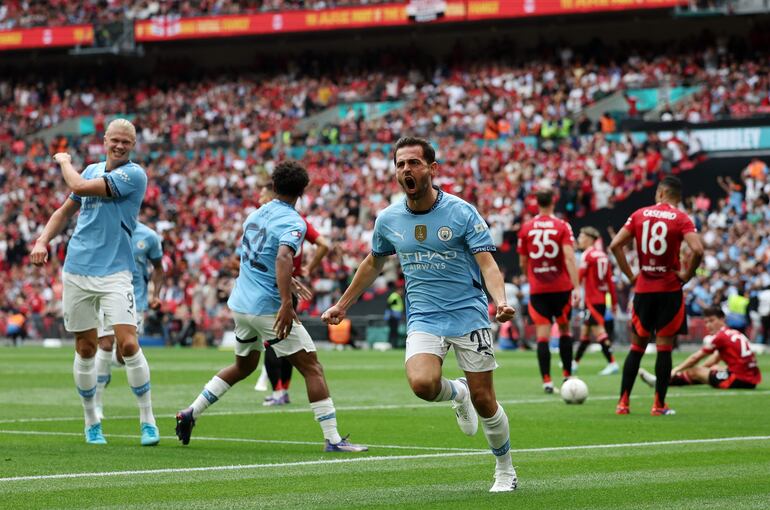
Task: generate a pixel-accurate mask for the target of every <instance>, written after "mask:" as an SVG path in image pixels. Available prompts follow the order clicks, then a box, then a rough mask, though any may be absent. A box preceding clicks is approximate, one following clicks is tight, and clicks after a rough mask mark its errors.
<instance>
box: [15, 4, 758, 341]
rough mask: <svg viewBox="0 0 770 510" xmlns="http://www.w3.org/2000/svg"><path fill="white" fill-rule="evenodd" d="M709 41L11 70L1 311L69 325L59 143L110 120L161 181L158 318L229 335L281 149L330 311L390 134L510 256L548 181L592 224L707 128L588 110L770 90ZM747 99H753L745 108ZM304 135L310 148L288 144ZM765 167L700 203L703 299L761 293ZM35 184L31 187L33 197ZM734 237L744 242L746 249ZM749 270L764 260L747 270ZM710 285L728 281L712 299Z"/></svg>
mask: <svg viewBox="0 0 770 510" xmlns="http://www.w3.org/2000/svg"><path fill="white" fill-rule="evenodd" d="M257 3H260V2H257ZM714 51H716V50H709V49H707V50H705V51H704V52H703V53H701V54H693V55H690V57H689V58H680V57H673V56H672V57H658V58H650V59H645V58H641V57H637V56H635V57H631V58H629V59H628V60H627V61H625V62H623V63H621V64H617V65H614V64H613V65H599V64H596V63H592V62H591V61H589V60H583V59H582V58H579V57H578V56H576V54H575V53H573V52H572V51H571V50H570V51H565V48H562V49H561V51H558V52H555V53H554V54H555V55H556V54H558V57H557V58H556V59H555V60H554V61H555V62H558V61H560V64H556V63H547V62H529V63H525V64H519V65H512V64H510V63H507V62H505V61H502V60H490V61H485V62H476V63H474V64H467V63H466V64H463V65H459V64H457V65H443V66H423V68H421V69H411V70H408V71H406V72H403V71H400V72H399V71H395V70H390V69H391V67H392V66H383V67H381V68H379V70H378V71H362V70H361V71H348V72H347V73H344V74H338V75H337V78H336V79H334V80H332V79H330V78H327V77H324V76H323V75H318V76H310V75H303V74H301V73H300V72H299V71H298V69H299V66H295V67H293V68H292V69H291V70H290V71H289V72H285V73H282V74H275V75H272V76H270V77H269V78H267V79H264V78H263V77H256V76H253V77H246V76H239V77H230V78H225V77H219V78H218V79H204V80H198V81H195V82H192V81H176V82H168V83H167V82H164V83H163V85H161V84H160V83H150V84H148V83H143V84H139V85H136V86H129V85H121V86H117V87H112V88H110V91H109V93H106V92H103V90H106V89H102V88H99V87H97V86H96V85H88V84H87V81H86V82H84V83H86V84H80V85H77V86H75V85H72V86H67V87H65V86H63V85H62V83H63V82H59V83H55V82H50V81H49V82H48V84H47V85H42V84H38V83H36V82H35V81H34V80H29V81H23V82H15V81H14V82H11V81H7V80H6V81H0V105H1V106H2V109H1V110H0V121H2V122H0V188H1V193H2V195H0V196H1V197H2V198H1V199H2V202H3V203H2V204H0V214H2V216H1V217H0V254H1V255H2V272H3V275H4V277H3V278H2V281H1V282H0V287H1V288H0V291H2V294H1V295H2V298H1V299H3V300H4V302H2V308H3V310H5V311H6V313H5V315H6V318H5V320H6V321H7V318H8V317H10V316H12V315H13V313H14V312H18V311H22V313H23V314H24V315H25V316H26V317H27V318H28V321H27V332H28V333H29V334H30V336H40V335H42V333H41V332H42V331H50V330H51V328H52V327H55V325H56V324H58V321H57V319H58V318H59V317H60V316H61V310H60V308H61V295H60V294H61V285H60V283H59V282H58V276H59V273H60V270H61V265H60V264H61V261H63V259H64V253H65V249H66V241H67V239H68V234H65V235H63V236H59V237H58V238H57V239H55V240H54V241H53V242H52V243H51V250H52V252H53V255H54V256H52V257H51V263H49V264H48V265H47V266H44V267H43V268H33V267H32V266H30V265H28V264H26V256H27V253H28V250H29V247H30V246H31V245H32V243H33V242H34V240H35V239H36V236H37V235H38V234H39V232H40V230H41V229H42V227H43V225H44V224H45V221H46V220H47V218H48V216H49V215H50V213H51V211H53V210H54V209H55V208H56V207H58V206H59V205H60V204H61V203H62V202H63V201H64V200H65V198H66V194H65V193H64V191H63V187H62V186H60V185H58V184H57V183H59V182H60V176H59V171H58V169H56V168H55V166H54V165H52V164H51V161H50V157H49V155H50V154H52V153H55V152H59V151H61V150H65V149H66V150H68V151H70V152H71V153H73V154H75V155H76V156H77V157H79V158H80V160H81V163H82V162H90V161H94V160H98V159H99V158H100V157H101V156H102V154H103V146H102V141H101V134H102V133H103V131H104V127H105V123H106V121H107V120H108V119H109V118H110V116H111V115H112V114H118V113H126V112H128V113H131V114H134V115H135V117H134V119H133V122H134V123H135V124H136V126H137V130H138V139H137V146H136V157H137V158H138V159H139V160H141V161H142V163H143V164H144V165H145V167H146V169H147V173H148V176H149V177H150V180H149V185H148V188H147V194H146V196H145V201H144V206H143V210H142V213H141V217H140V219H141V220H142V221H144V222H146V223H148V224H151V225H153V226H154V228H155V230H157V231H158V232H159V233H160V234H161V235H162V237H163V245H164V265H165V267H166V274H167V281H166V284H165V286H164V288H163V291H162V294H161V298H162V301H163V302H164V308H163V310H164V313H165V315H166V316H167V317H170V318H173V320H174V321H176V322H175V326H174V327H175V328H177V329H178V330H179V331H180V332H182V331H189V330H191V329H192V330H193V331H194V330H196V328H197V329H198V330H200V331H204V332H206V334H209V335H211V336H212V337H216V338H218V337H219V336H221V331H222V330H223V329H224V328H225V327H226V326H227V320H228V318H229V316H228V311H227V307H226V306H225V302H226V299H227V296H228V295H229V293H230V290H231V288H232V283H233V275H234V273H235V271H237V259H236V257H235V255H234V251H235V246H236V244H237V239H238V237H239V233H240V232H239V231H240V228H241V224H242V221H243V219H244V218H245V217H246V215H247V214H248V213H249V212H250V211H251V210H253V208H255V207H257V198H258V196H259V191H260V188H261V186H262V185H263V184H264V183H266V182H267V181H268V179H269V176H270V173H271V170H272V168H273V167H274V165H275V164H276V163H277V162H278V161H280V160H282V159H285V158H286V157H299V158H301V160H302V162H303V164H304V165H305V166H306V167H307V169H308V171H309V173H310V175H311V185H310V187H309V188H308V192H307V193H306V196H305V197H303V199H302V200H301V202H300V204H299V209H300V210H301V212H302V213H303V214H305V215H306V216H307V219H308V221H309V222H310V223H311V224H313V225H314V226H315V228H316V229H317V230H318V231H319V232H320V233H321V235H323V236H324V237H326V238H327V239H329V240H330V241H331V242H332V250H331V252H330V254H329V256H328V257H327V258H326V259H325V260H324V261H323V263H322V266H321V268H320V270H319V271H318V272H317V274H315V275H311V278H312V283H313V287H314V290H315V292H316V296H315V299H314V302H312V303H303V304H302V305H301V311H302V312H303V313H306V314H311V315H317V314H318V313H319V311H322V310H324V309H325V308H326V307H327V306H328V305H329V304H331V302H332V300H333V299H334V298H336V297H337V296H338V295H339V294H340V292H342V291H344V289H345V288H346V286H347V283H348V281H349V278H350V276H351V274H352V272H353V271H354V270H355V268H356V264H357V262H358V261H359V260H361V258H362V257H363V256H364V255H365V254H366V253H367V252H368V251H369V250H370V246H371V244H370V241H371V235H372V229H373V225H374V219H375V215H376V213H377V211H379V210H381V209H382V208H384V207H386V206H387V205H389V204H390V203H392V202H393V201H395V200H398V199H399V198H400V197H401V191H400V188H399V187H398V185H397V183H396V182H395V180H394V179H393V178H392V166H393V165H392V161H391V154H390V150H389V144H390V143H392V142H394V141H395V140H396V139H397V138H398V137H399V136H400V135H401V134H402V133H405V132H409V133H413V134H415V135H418V136H426V137H429V138H431V139H432V140H434V141H435V142H436V143H437V145H438V154H437V155H438V158H439V161H440V163H441V171H440V172H439V176H438V178H437V179H436V183H437V184H439V185H440V186H441V187H442V188H444V189H446V190H447V191H449V192H451V193H454V194H457V195H458V196H460V197H462V198H463V199H465V200H468V201H470V202H471V203H474V204H475V205H476V206H477V208H478V210H479V212H480V213H481V214H482V215H483V216H484V217H485V219H486V220H487V222H488V223H489V225H490V230H491V232H492V235H493V238H494V239H495V242H496V244H497V246H498V248H499V249H500V250H501V251H502V252H503V253H508V252H510V251H511V250H512V249H513V248H514V246H511V239H512V238H513V236H512V235H511V234H514V235H515V232H516V231H517V230H518V228H519V226H520V223H521V221H522V220H523V219H524V218H526V217H527V215H528V214H532V213H533V211H534V210H535V209H536V207H535V205H534V204H533V202H532V191H533V190H534V189H535V187H536V186H543V185H550V186H554V187H555V188H557V189H558V190H559V200H558V204H557V212H558V213H559V214H561V215H563V216H565V217H567V218H578V217H582V216H584V215H585V214H588V213H590V212H592V211H596V210H599V209H603V208H606V207H612V206H613V205H614V204H615V203H617V202H619V201H622V200H624V199H625V198H626V197H627V196H628V195H629V194H631V193H633V192H634V191H638V190H641V189H645V188H648V187H650V186H652V185H654V183H655V182H657V180H658V179H659V177H660V176H662V175H666V174H669V173H678V172H681V171H686V170H689V169H691V168H692V167H693V166H694V165H695V164H697V162H698V161H699V160H700V158H702V155H701V153H700V144H699V142H698V139H697V136H696V135H688V137H684V138H680V137H677V136H673V137H671V138H666V139H661V138H659V137H658V136H657V135H656V134H655V133H648V134H647V136H646V138H645V139H644V140H643V141H640V140H638V139H636V138H634V137H632V136H630V134H628V133H617V132H615V129H614V128H612V129H610V128H609V127H608V125H607V124H606V123H604V122H598V123H597V122H592V121H590V120H588V118H587V117H585V116H584V115H581V112H582V110H583V109H584V108H585V107H587V106H589V105H591V104H593V103H595V102H596V101H598V100H600V99H601V98H602V97H605V96H607V95H609V94H612V93H614V92H616V91H618V90H625V89H627V88H629V87H642V86H655V85H656V84H661V83H669V84H670V83H690V84H692V83H696V82H700V80H709V79H712V78H713V80H715V81H712V82H708V83H712V84H716V83H717V82H716V80H718V79H721V80H732V79H736V80H737V79H738V78H737V76H739V75H740V76H749V75H748V74H745V73H749V72H753V73H754V74H753V75H752V76H758V77H759V78H758V79H757V80H751V85H750V87H751V90H753V91H754V92H756V94H757V95H759V96H761V94H762V91H763V90H764V97H763V98H762V99H760V101H759V103H762V102H763V101H765V102H766V101H767V87H768V79H767V73H764V75H763V76H761V75H762V74H763V73H762V72H761V69H766V64H765V63H764V62H766V61H765V60H756V59H755V60H753V62H755V63H756V64H751V63H747V62H743V61H740V60H738V59H737V57H736V58H735V60H730V58H731V57H730V56H729V55H728V56H725V55H721V56H720V57H719V58H717V59H715V60H714V61H713V63H715V64H716V65H717V67H716V68H714V67H712V66H711V63H710V62H711V61H710V60H709V58H710V57H709V55H711V54H712V53H713V52H714ZM717 54H718V52H717ZM757 62H759V63H757ZM724 66H727V67H730V68H734V69H735V71H734V75H733V74H730V73H723V72H722V71H720V69H723V68H724V69H726V68H727V67H724ZM739 69H740V70H745V73H744V71H739ZM741 73H744V74H741ZM714 76H717V77H721V78H714ZM725 83H727V82H725ZM705 88H706V89H707V90H710V87H705ZM725 88H727V89H728V90H729V91H730V92H731V93H732V92H734V89H732V88H730V86H725ZM748 96H749V95H748V94H747V95H745V96H741V97H740V99H741V100H744V101H750V99H747V98H748ZM395 100H399V101H403V104H401V105H400V107H399V108H397V109H394V110H392V111H390V112H388V113H386V114H385V115H383V116H379V117H373V118H366V117H365V116H363V115H357V114H355V113H354V110H353V109H352V108H351V109H350V114H349V115H346V116H344V117H343V118H342V119H341V120H340V121H339V122H337V123H333V124H331V125H327V126H311V127H310V128H308V129H302V128H300V122H301V121H303V120H306V119H309V118H311V117H312V116H313V115H315V114H317V113H320V112H323V111H324V110H325V109H327V108H329V107H332V106H338V105H344V104H349V103H355V102H374V101H383V102H389V101H395ZM752 101H753V100H752ZM711 104H712V105H713V104H715V103H711ZM722 104H723V105H724V104H725V103H722ZM728 110H729V111H730V112H733V110H734V109H732V108H730V107H728ZM709 111H711V110H709ZM753 111H757V112H759V111H760V110H759V109H756V110H753ZM83 115H86V116H92V117H93V119H94V132H95V134H94V135H93V136H90V137H73V138H61V137H59V138H54V139H53V140H52V141H51V142H50V143H48V144H46V143H44V142H43V141H42V140H41V139H38V138H36V137H34V136H31V135H34V134H35V133H37V132H38V131H40V130H42V129H46V128H49V127H51V126H55V125H57V124H58V123H60V122H62V121H64V120H66V119H70V118H75V117H78V116H83ZM356 144H362V145H356ZM304 147H313V149H312V150H304V149H303V148H304ZM297 148H300V149H303V150H301V151H300V152H294V150H295V149H297ZM766 176H767V168H766V167H765V169H764V170H763V171H754V173H752V178H753V179H754V181H752V182H753V184H751V186H752V190H753V191H752V193H753V194H752V195H750V196H749V195H748V192H747V194H746V196H743V197H742V198H740V199H739V198H738V197H737V196H735V194H734V193H733V194H732V195H730V196H729V197H728V199H727V200H726V201H725V202H724V203H722V202H721V201H718V202H716V203H713V204H711V203H709V204H707V205H705V206H704V202H703V200H700V201H699V200H695V201H694V202H693V203H692V204H688V206H689V207H691V208H694V209H692V210H691V211H690V212H691V213H692V214H693V216H694V217H695V218H696V221H697V222H698V227H699V228H701V229H703V232H704V238H705V239H706V240H707V247H708V250H707V258H706V262H705V263H704V270H705V271H708V273H702V274H700V275H699V277H698V280H697V283H698V285H695V284H693V289H692V294H693V295H698V296H700V295H702V294H705V293H709V297H710V298H711V299H712V300H713V299H719V297H720V296H721V297H722V298H724V299H725V300H727V299H728V297H729V296H730V295H732V293H734V292H736V291H738V292H741V293H749V294H751V293H752V292H754V293H755V294H756V293H757V292H758V291H759V289H761V288H763V287H767V286H768V282H765V281H762V278H765V279H766V278H767V273H766V272H762V271H759V272H758V273H757V274H756V275H755V276H756V277H755V278H752V279H750V280H747V281H742V280H741V278H742V275H746V274H753V273H752V271H756V269H754V268H756V267H758V264H757V261H762V262H763V263H764V264H765V265H766V264H767V262H768V257H770V251H768V245H767V242H766V241H765V239H767V237H768V236H767V235H766V234H767V232H764V231H763V229H764V230H766V225H767V222H762V221H757V220H756V218H763V219H765V220H766V219H767V218H768V217H770V207H768V204H767V193H768V189H767V187H766V186H765V187H763V186H764V183H766V182H767V178H766ZM760 180H761V182H762V185H759V184H757V182H759V181H760ZM735 185H739V184H737V183H732V184H730V185H727V184H726V186H735ZM741 186H742V185H741ZM757 190H760V191H757ZM31 196H34V197H36V198H35V200H32V201H29V200H27V198H28V197H31ZM763 200H764V201H763ZM749 201H750V202H749ZM709 240H710V242H709ZM749 244H750V246H749ZM744 245H746V246H744ZM735 246H739V247H742V248H745V249H742V250H740V252H739V253H736V252H735V248H734V247H735ZM723 247H724V248H723ZM731 247H732V248H731ZM747 257H748V258H747ZM744 266H745V267H750V268H752V271H749V272H744V271H742V270H741V268H743V267H744ZM763 275H764V276H763ZM398 276H399V275H398V273H397V270H396V268H395V263H393V264H392V265H390V266H389V267H388V269H387V271H386V277H385V278H382V279H381V281H380V282H378V283H377V285H378V287H379V290H383V291H384V289H385V284H386V281H388V280H393V279H396V278H398ZM720 282H721V283H720ZM726 282H732V283H726ZM741 284H744V285H743V286H741ZM715 286H720V288H721V290H722V294H719V295H718V294H716V293H715V292H716V288H714V287H715ZM701 287H703V289H704V290H701ZM708 304H710V303H706V302H698V301H694V302H693V303H692V306H691V305H689V304H688V312H690V313H691V314H692V315H697V309H698V308H697V307H704V306H707V305H708Z"/></svg>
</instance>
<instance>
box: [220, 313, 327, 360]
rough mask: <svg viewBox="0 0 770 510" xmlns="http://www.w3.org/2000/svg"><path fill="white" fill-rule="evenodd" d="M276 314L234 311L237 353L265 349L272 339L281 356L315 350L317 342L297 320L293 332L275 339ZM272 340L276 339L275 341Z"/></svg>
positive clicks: (277, 353) (237, 354) (242, 353)
mask: <svg viewBox="0 0 770 510" xmlns="http://www.w3.org/2000/svg"><path fill="white" fill-rule="evenodd" d="M275 317H276V316H275V315H250V314H245V313H239V312H235V311H233V319H234V320H235V355H236V356H248V355H249V353H250V352H251V351H254V350H257V351H264V350H265V345H264V343H265V342H266V341H270V342H271V345H272V346H273V349H274V350H275V354H276V355H277V356H278V357H279V358H283V357H285V356H290V355H292V354H294V353H295V352H299V351H301V350H304V351H306V352H315V350H316V349H315V344H314V343H313V340H312V339H311V338H310V334H309V333H308V332H307V330H306V329H305V327H304V326H303V325H302V324H300V323H298V322H295V323H294V324H293V325H292V328H291V333H289V336H287V337H286V338H284V339H283V340H278V341H275V338H276V337H275V330H274V329H273V324H275ZM272 341H275V342H274V343H273V342H272Z"/></svg>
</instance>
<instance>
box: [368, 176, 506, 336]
mask: <svg viewBox="0 0 770 510" xmlns="http://www.w3.org/2000/svg"><path fill="white" fill-rule="evenodd" d="M484 251H495V243H494V242H493V240H492V236H491V235H490V233H489V229H488V227H487V224H486V222H485V221H484V219H483V218H482V217H481V216H480V215H479V213H478V211H476V208H475V207H473V206H472V205H471V204H469V203H468V202H465V201H464V200H462V199H461V198H458V197H456V196H454V195H450V194H447V193H444V192H442V191H441V190H438V198H437V199H436V202H435V203H434V204H433V207H432V208H431V209H430V210H428V211H424V212H416V211H412V210H411V209H409V207H408V206H407V205H406V200H404V202H401V203H397V204H393V205H391V206H389V207H387V208H386V209H385V210H383V211H382V212H381V213H380V215H379V216H378V217H377V220H376V222H375V224H374V234H373V236H372V255H374V256H375V257H378V256H386V255H392V254H394V253H395V254H397V255H398V259H399V261H400V262H401V269H402V271H403V272H404V277H405V278H406V314H407V330H408V331H409V332H410V333H411V332H418V331H419V332H423V333H430V334H433V335H437V336H463V335H466V334H468V333H470V332H472V331H475V330H477V329H482V328H488V327H489V312H488V308H487V307H488V302H487V296H486V294H485V293H484V290H483V288H482V280H481V269H480V268H479V265H478V263H477V262H476V258H475V257H474V255H475V254H476V253H480V252H484Z"/></svg>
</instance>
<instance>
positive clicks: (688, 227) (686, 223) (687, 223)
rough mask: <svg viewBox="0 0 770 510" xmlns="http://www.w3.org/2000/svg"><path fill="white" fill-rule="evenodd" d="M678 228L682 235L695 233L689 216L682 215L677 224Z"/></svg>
mask: <svg viewBox="0 0 770 510" xmlns="http://www.w3.org/2000/svg"><path fill="white" fill-rule="evenodd" d="M679 228H681V229H682V235H683V236H684V235H685V234H689V233H690V232H697V230H696V229H695V224H694V223H693V222H692V220H691V219H690V217H689V216H687V215H686V214H682V219H681V221H680V222H679Z"/></svg>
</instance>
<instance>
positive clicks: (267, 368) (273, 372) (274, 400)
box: [254, 182, 329, 406]
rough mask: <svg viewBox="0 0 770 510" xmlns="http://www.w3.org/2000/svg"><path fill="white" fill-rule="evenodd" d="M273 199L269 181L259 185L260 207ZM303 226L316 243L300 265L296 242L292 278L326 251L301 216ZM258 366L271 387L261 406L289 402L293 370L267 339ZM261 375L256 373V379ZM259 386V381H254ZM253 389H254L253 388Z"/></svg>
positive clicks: (308, 271) (313, 265)
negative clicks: (311, 255) (305, 264)
mask: <svg viewBox="0 0 770 510" xmlns="http://www.w3.org/2000/svg"><path fill="white" fill-rule="evenodd" d="M274 198H275V191H274V190H273V183H272V182H268V183H267V184H265V186H263V187H262V192H261V193H260V195H259V204H260V206H263V205H265V204H267V203H270V201H271V200H273V199H274ZM302 220H303V221H304V222H305V225H306V227H307V231H306V232H305V241H307V242H309V243H311V244H314V245H315V246H316V249H315V252H314V254H313V258H312V259H311V260H310V262H309V263H308V265H307V266H305V267H303V266H302V245H300V248H299V252H297V254H296V256H295V257H294V260H293V268H294V271H293V273H292V276H294V277H295V278H302V277H303V276H310V275H311V274H312V273H313V271H314V270H315V268H317V267H318V266H319V265H320V264H321V261H322V260H323V258H324V257H325V256H326V254H327V253H328V252H329V242H328V241H327V240H326V238H325V237H323V236H322V235H321V234H319V233H318V231H317V230H316V229H315V228H313V225H311V224H310V223H308V221H307V220H306V219H305V218H302ZM292 299H293V302H294V307H295V308H296V307H297V299H296V298H294V297H292ZM262 369H263V371H264V373H265V377H266V378H267V379H268V380H269V381H270V385H271V386H272V387H273V393H272V394H271V395H268V396H267V397H265V402H264V404H263V405H265V406H278V405H285V404H288V403H289V385H290V384H291V374H292V372H293V369H292V365H291V362H290V361H289V359H288V358H286V357H280V358H279V357H278V356H277V354H276V352H275V349H273V346H272V345H271V344H270V343H269V342H267V343H266V345H265V362H264V363H263V364H262ZM261 378H262V376H261V375H260V379H261ZM257 386H259V381H258V382H257ZM254 389H257V387H255V388H254Z"/></svg>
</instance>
